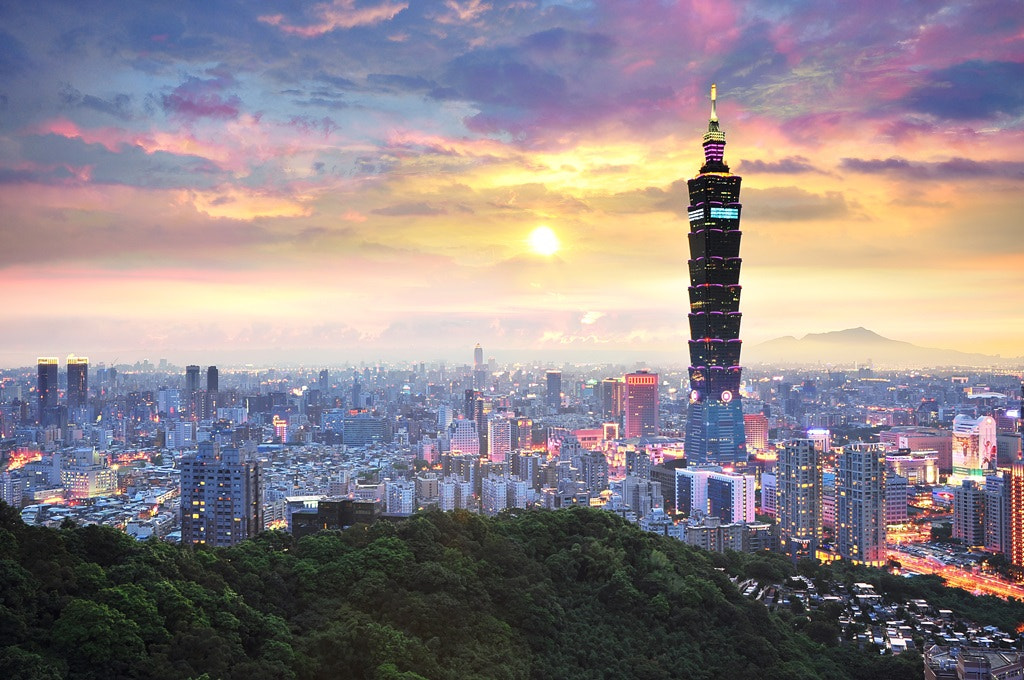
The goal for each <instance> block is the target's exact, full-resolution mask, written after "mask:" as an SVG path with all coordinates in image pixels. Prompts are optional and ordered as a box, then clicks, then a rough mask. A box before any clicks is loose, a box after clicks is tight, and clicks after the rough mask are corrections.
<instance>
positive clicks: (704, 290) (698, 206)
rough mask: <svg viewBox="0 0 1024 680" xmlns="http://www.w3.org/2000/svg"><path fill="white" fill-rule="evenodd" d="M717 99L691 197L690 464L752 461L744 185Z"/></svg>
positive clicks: (691, 183) (713, 92) (713, 94)
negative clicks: (746, 418)
mask: <svg viewBox="0 0 1024 680" xmlns="http://www.w3.org/2000/svg"><path fill="white" fill-rule="evenodd" d="M716 99H717V92H716V87H715V86H714V85H712V86H711V119H710V120H709V121H708V131H707V132H706V133H705V134H704V165H702V166H701V168H700V174H699V175H697V176H696V177H694V178H693V179H691V180H689V181H688V182H687V185H688V187H689V190H690V207H689V208H688V213H689V220H690V234H689V240H690V260H689V265H690V287H689V292H690V314H689V319H690V343H689V344H690V369H689V371H690V404H689V407H688V408H687V412H686V416H687V417H686V449H685V452H686V458H687V459H688V460H689V461H690V462H691V463H696V464H700V463H713V464H720V465H731V464H735V463H744V462H746V460H747V446H746V437H745V436H744V432H743V407H742V404H741V403H740V402H741V399H740V370H741V369H740V344H741V343H740V339H739V338H740V311H739V307H740V285H739V279H740V262H741V260H740V235H741V232H740V209H741V206H740V203H739V200H740V178H739V177H737V176H736V175H734V174H732V173H731V172H729V166H728V165H726V164H725V160H724V154H725V133H724V132H722V130H721V129H720V128H719V125H718V113H717V111H716V108H715V105H716Z"/></svg>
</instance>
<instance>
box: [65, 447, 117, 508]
mask: <svg viewBox="0 0 1024 680" xmlns="http://www.w3.org/2000/svg"><path fill="white" fill-rule="evenodd" d="M60 482H61V486H63V487H64V495H65V498H98V497H100V496H113V495H114V494H116V493H117V471H116V470H114V469H113V468H111V467H110V464H109V461H108V460H107V456H106V454H104V453H102V452H99V451H96V450H95V449H79V450H77V451H75V452H74V453H73V454H71V456H70V460H68V461H67V462H66V463H65V464H64V465H62V466H61V470H60Z"/></svg>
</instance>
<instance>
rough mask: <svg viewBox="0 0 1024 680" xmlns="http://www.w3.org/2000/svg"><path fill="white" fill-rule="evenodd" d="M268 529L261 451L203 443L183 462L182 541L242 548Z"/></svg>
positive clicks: (247, 447)
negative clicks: (264, 513)
mask: <svg viewBox="0 0 1024 680" xmlns="http://www.w3.org/2000/svg"><path fill="white" fill-rule="evenodd" d="M262 529H263V486H262V478H261V469H260V463H259V460H257V458H256V447H255V445H253V444H251V443H250V444H248V445H246V446H242V447H238V448H235V447H228V448H223V449H222V448H220V446H219V445H218V444H216V443H215V442H202V443H200V444H199V452H198V453H196V454H194V455H192V456H186V457H185V458H183V459H182V461H181V542H182V543H184V544H188V543H200V544H204V545H212V546H228V545H236V544H237V543H240V542H242V541H244V540H245V539H247V538H252V537H253V536H255V535H256V534H257V533H258V532H259V531H260V530H262Z"/></svg>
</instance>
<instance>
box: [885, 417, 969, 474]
mask: <svg viewBox="0 0 1024 680" xmlns="http://www.w3.org/2000/svg"><path fill="white" fill-rule="evenodd" d="M878 441H879V442H880V443H882V444H888V445H889V446H890V447H892V448H894V449H897V450H899V451H905V452H906V453H918V452H926V453H931V454H932V455H934V456H935V458H936V461H937V464H938V466H939V469H940V470H944V471H949V470H951V469H952V467H953V442H952V439H951V438H950V436H949V430H940V429H937V428H934V427H920V426H903V427H894V428H892V429H891V430H883V431H882V432H879V433H878Z"/></svg>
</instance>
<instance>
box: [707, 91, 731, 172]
mask: <svg viewBox="0 0 1024 680" xmlns="http://www.w3.org/2000/svg"><path fill="white" fill-rule="evenodd" d="M724 157H725V133H724V132H722V130H721V128H719V126H718V86H717V85H712V86H711V118H710V119H709V120H708V131H707V132H705V133H704V165H703V166H701V169H700V172H701V174H704V173H707V172H720V173H728V172H729V166H728V165H726V164H725V161H724V160H723V159H724Z"/></svg>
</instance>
